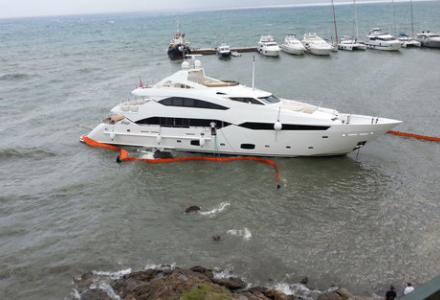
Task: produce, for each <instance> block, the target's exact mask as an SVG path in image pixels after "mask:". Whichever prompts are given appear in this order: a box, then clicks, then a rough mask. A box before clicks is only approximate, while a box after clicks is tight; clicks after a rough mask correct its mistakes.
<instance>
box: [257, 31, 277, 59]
mask: <svg viewBox="0 0 440 300" xmlns="http://www.w3.org/2000/svg"><path fill="white" fill-rule="evenodd" d="M257 51H258V52H259V53H260V54H262V55H264V56H279V55H280V51H281V49H280V47H279V46H278V44H277V42H276V41H275V40H274V38H273V37H272V36H271V35H263V36H261V38H260V41H259V42H258V46H257Z"/></svg>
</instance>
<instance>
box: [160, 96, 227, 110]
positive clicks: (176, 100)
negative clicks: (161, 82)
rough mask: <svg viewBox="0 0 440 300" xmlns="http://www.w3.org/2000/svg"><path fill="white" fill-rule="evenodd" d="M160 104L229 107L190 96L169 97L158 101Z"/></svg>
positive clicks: (208, 107)
mask: <svg viewBox="0 0 440 300" xmlns="http://www.w3.org/2000/svg"><path fill="white" fill-rule="evenodd" d="M159 103H160V104H163V105H166V106H183V107H197V108H207V109H222V110H226V109H229V108H228V107H225V106H222V105H218V104H214V103H211V102H207V101H202V100H197V99H191V98H183V97H171V98H167V99H164V100H161V101H159Z"/></svg>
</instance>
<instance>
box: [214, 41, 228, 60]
mask: <svg viewBox="0 0 440 300" xmlns="http://www.w3.org/2000/svg"><path fill="white" fill-rule="evenodd" d="M217 55H218V57H220V58H229V57H231V47H229V45H226V44H221V45H220V46H219V47H217Z"/></svg>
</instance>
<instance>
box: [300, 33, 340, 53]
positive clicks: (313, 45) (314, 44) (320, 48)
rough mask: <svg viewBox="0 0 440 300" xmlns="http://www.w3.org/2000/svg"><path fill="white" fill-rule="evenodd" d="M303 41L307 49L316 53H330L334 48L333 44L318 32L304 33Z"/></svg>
mask: <svg viewBox="0 0 440 300" xmlns="http://www.w3.org/2000/svg"><path fill="white" fill-rule="evenodd" d="M302 43H303V45H304V48H305V49H306V51H307V52H309V53H311V54H314V55H330V52H332V51H333V49H334V48H333V46H332V45H330V44H329V43H328V42H326V41H325V40H324V39H322V38H320V37H319V36H318V35H317V34H316V33H306V34H304V39H303V40H302Z"/></svg>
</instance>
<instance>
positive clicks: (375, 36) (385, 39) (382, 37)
mask: <svg viewBox="0 0 440 300" xmlns="http://www.w3.org/2000/svg"><path fill="white" fill-rule="evenodd" d="M365 44H366V45H367V48H370V49H376V50H383V51H399V49H400V48H401V47H402V44H401V43H400V41H399V40H398V39H396V38H395V37H394V36H393V35H391V34H389V33H385V32H383V31H382V29H380V28H373V29H372V30H371V31H370V32H369V33H368V39H367V41H366V42H365Z"/></svg>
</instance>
